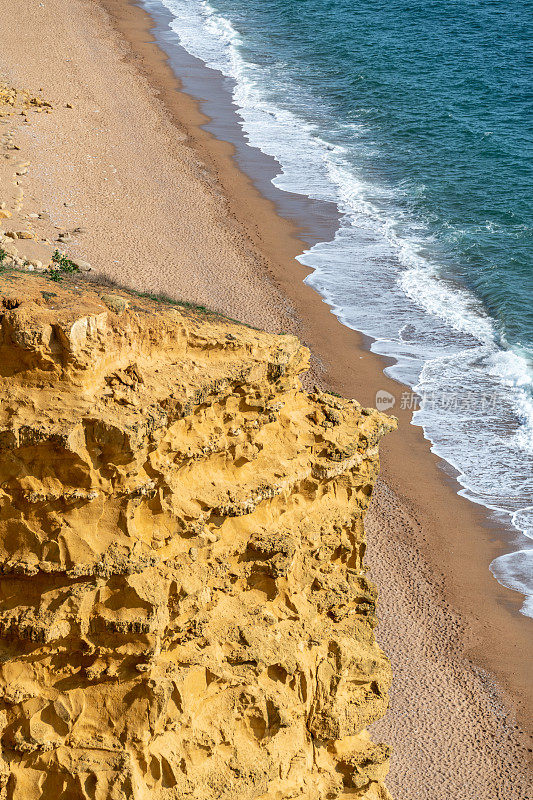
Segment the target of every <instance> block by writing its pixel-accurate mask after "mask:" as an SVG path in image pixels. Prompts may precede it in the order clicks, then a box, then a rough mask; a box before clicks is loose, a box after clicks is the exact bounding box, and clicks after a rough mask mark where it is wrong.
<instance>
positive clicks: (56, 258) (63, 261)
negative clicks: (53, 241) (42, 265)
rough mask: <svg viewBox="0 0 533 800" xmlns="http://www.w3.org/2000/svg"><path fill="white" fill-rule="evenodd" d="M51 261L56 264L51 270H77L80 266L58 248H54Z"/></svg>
mask: <svg viewBox="0 0 533 800" xmlns="http://www.w3.org/2000/svg"><path fill="white" fill-rule="evenodd" d="M52 262H53V263H54V264H56V265H57V266H56V267H55V268H53V269H52V272H57V271H60V272H79V271H80V268H79V267H78V265H77V264H75V263H74V261H72V260H71V259H70V258H67V257H66V255H64V253H60V252H59V250H54V255H53V256H52Z"/></svg>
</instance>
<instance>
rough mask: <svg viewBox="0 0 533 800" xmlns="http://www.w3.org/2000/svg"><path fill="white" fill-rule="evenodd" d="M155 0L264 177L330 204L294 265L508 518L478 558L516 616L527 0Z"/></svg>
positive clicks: (532, 211)
mask: <svg viewBox="0 0 533 800" xmlns="http://www.w3.org/2000/svg"><path fill="white" fill-rule="evenodd" d="M162 2H163V4H164V5H165V6H166V7H167V8H168V9H169V10H170V11H171V13H172V14H173V15H175V20H174V22H173V24H172V28H173V30H174V31H175V33H176V35H177V36H178V37H179V38H180V41H181V43H182V44H183V46H184V47H185V48H186V49H187V50H189V51H190V52H192V53H193V54H194V55H196V56H198V57H200V58H201V59H203V60H204V61H205V62H206V63H207V64H208V65H209V66H211V67H212V68H215V69H218V70H220V71H221V72H222V73H223V74H224V75H226V76H228V78H229V79H230V80H231V86H232V91H233V99H234V102H235V104H236V105H237V107H238V108H239V113H240V116H241V118H242V127H243V131H244V132H245V135H246V136H247V137H248V139H249V141H250V143H251V144H253V145H255V146H258V147H260V148H261V149H262V150H264V151H265V152H266V153H268V154H270V155H273V156H274V157H275V158H276V159H277V160H278V162H279V164H280V172H281V174H280V175H279V177H278V178H277V179H276V180H275V183H276V185H277V186H278V187H279V188H281V189H287V190H290V191H292V192H299V193H302V194H306V195H308V196H310V197H313V198H317V199H324V200H328V201H333V202H335V203H337V205H338V207H339V210H340V211H341V213H342V215H343V216H342V221H341V227H340V229H339V231H338V233H337V235H336V236H335V239H334V240H333V241H332V242H325V243H321V244H318V245H315V246H314V247H313V248H312V249H310V250H309V251H308V252H306V253H304V254H302V256H301V257H300V260H301V261H302V262H304V263H305V264H307V265H309V266H311V267H313V268H314V270H315V271H314V272H313V274H312V275H311V277H310V278H309V279H308V280H309V282H310V283H311V284H312V285H313V286H314V287H315V288H316V289H317V291H319V292H320V293H321V294H322V295H323V296H324V297H325V299H327V301H328V302H329V303H330V304H331V305H332V307H333V312H334V313H336V314H337V315H338V316H339V317H340V319H341V320H342V321H343V322H344V323H345V324H347V325H349V326H351V327H353V328H356V329H358V330H362V331H364V332H365V333H367V334H368V335H370V336H371V337H373V339H374V340H375V342H374V345H373V349H374V350H375V351H376V352H379V353H383V354H385V355H388V356H392V357H394V358H395V359H396V365H395V366H394V367H392V368H390V369H389V370H388V371H389V372H390V374H391V375H392V376H393V377H395V378H396V379H397V380H398V381H399V382H401V383H402V384H403V386H399V389H398V393H397V396H396V397H395V398H392V399H391V400H389V401H388V402H389V407H390V408H391V410H392V411H393V410H394V407H393V406H392V405H390V404H391V403H392V402H394V403H395V404H396V405H399V404H401V403H404V404H406V403H409V404H411V405H412V406H413V410H414V412H415V413H414V418H413V421H414V423H415V424H420V425H423V427H424V431H425V433H426V435H427V436H428V438H429V439H430V440H431V441H432V443H433V446H434V450H435V451H436V452H437V453H439V455H441V456H442V457H443V458H445V459H446V460H447V461H448V462H449V463H450V464H452V465H453V466H454V467H455V468H456V469H457V471H458V473H459V480H460V483H461V485H462V487H463V489H462V493H463V494H465V495H467V496H468V497H470V498H471V499H472V500H473V501H475V502H477V503H481V504H483V505H485V506H486V507H487V508H489V509H491V510H492V512H493V513H494V514H495V516H497V518H498V520H499V521H500V522H501V523H502V524H504V525H507V527H508V528H509V530H511V531H514V538H513V539H512V547H513V548H514V549H513V552H512V553H510V554H508V555H505V556H503V557H501V558H500V559H497V560H496V562H494V563H493V565H492V569H493V572H494V574H495V575H496V576H497V577H498V579H499V580H501V581H502V582H503V583H506V584H507V585H510V586H512V587H514V588H516V589H519V590H521V591H522V592H523V593H524V594H527V595H531V597H530V599H529V601H528V602H526V604H525V606H524V612H525V613H529V614H532V615H533V549H532V548H531V538H533V395H532V386H533V264H532V252H533V247H532V239H533V236H532V234H533V202H532V196H533V192H532V189H533V134H532V124H531V123H532V119H533V114H532V93H531V86H532V85H533V68H532V55H533V53H532V45H531V43H532V42H533V4H532V3H531V2H525V1H524V0H516V1H512V2H494V1H491V0H455V1H454V0H440V1H439V2H437V1H436V0H434V1H433V2H431V1H426V2H417V3H412V2H411V3H410V2H407V0H389V1H388V2H378V0H368V1H367V2H362V3H354V2H353V0H336V1H335V2H331V0H329V1H328V0H283V1H282V0H211V3H206V2H203V0H162ZM406 388H415V389H416V392H417V393H418V395H419V396H420V397H421V398H422V402H421V404H420V405H419V404H418V401H417V399H416V397H414V396H412V395H410V394H409V392H406V391H405V389H406ZM378 400H379V399H378V398H376V401H377V402H378ZM382 402H383V403H386V402H387V401H386V400H382Z"/></svg>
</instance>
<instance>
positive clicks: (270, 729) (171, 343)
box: [0, 273, 394, 800]
mask: <svg viewBox="0 0 533 800" xmlns="http://www.w3.org/2000/svg"><path fill="white" fill-rule="evenodd" d="M0 287H1V289H2V292H1V295H0V318H1V330H0V402H1V405H0V504H1V510H0V565H1V570H2V577H1V590H0V649H1V658H0V730H1V745H2V760H1V774H2V778H1V785H2V791H1V793H0V794H1V796H2V797H5V798H9V799H10V800H31V798H53V800H59V799H60V798H68V800H77V798H92V799H94V800H118V799H119V798H120V799H121V800H123V799H124V798H134V799H135V800H148V799H149V800H154V799H155V798H158V799H159V798H160V799H161V800H163V799H164V800H167V799H168V800H170V798H180V800H189V799H190V800H193V798H194V800H230V799H231V800H248V799H250V800H251V799H252V798H254V800H289V798H302V799H303V798H305V799H306V800H318V799H319V798H331V799H333V798H348V797H350V798H352V797H355V798H365V800H378V798H379V799H381V800H383V798H386V797H388V794H387V792H386V790H385V788H384V787H383V783H382V781H383V778H384V776H385V774H386V771H387V762H388V749H387V747H386V746H385V745H383V744H373V743H372V742H371V740H370V737H369V735H368V733H367V732H366V730H365V728H366V726H367V725H368V724H369V723H370V722H372V721H373V720H375V719H377V718H378V717H380V716H381V715H382V714H383V713H384V711H385V709H386V707H387V689H388V686H389V682H390V667H389V663H388V661H387V659H386V657H385V656H384V655H383V653H382V652H381V650H380V649H379V647H378V645H377V644H376V641H375V638H374V628H375V625H376V619H375V600H376V591H375V589H374V587H373V585H372V584H371V583H370V582H369V580H368V579H367V577H366V576H365V570H364V566H363V556H364V551H365V540H364V531H363V515H364V512H365V509H366V507H367V505H368V502H369V499H370V495H371V490H372V483H373V481H374V479H375V476H376V472H377V469H378V440H379V438H380V437H381V435H382V434H383V433H384V432H385V431H387V430H389V429H391V428H392V427H393V425H394V422H393V421H392V420H391V419H390V418H388V417H386V416H384V415H383V414H380V413H378V412H376V411H373V410H368V409H363V408H361V407H360V406H359V405H358V404H357V403H356V402H354V401H346V400H341V399H339V398H337V397H334V396H332V395H331V394H326V393H321V392H318V391H317V392H316V393H315V394H308V393H306V392H304V391H303V390H302V388H301V385H300V381H299V377H298V376H299V374H300V373H301V372H302V371H304V370H305V369H306V367H307V363H308V354H307V351H306V349H305V348H303V347H302V346H301V345H300V344H299V342H298V341H297V340H296V339H295V338H294V337H291V336H271V335H267V334H264V333H260V332H258V331H255V330H252V329H250V328H246V327H243V326H241V325H237V324H233V323H231V322H228V321H226V320H223V319H220V318H217V317H214V316H210V315H201V314H198V313H197V312H195V311H192V310H186V309H182V310H180V309H177V308H173V307H171V306H168V305H165V304H158V303H156V302H153V301H150V300H147V299H137V298H133V297H131V296H130V297H129V298H127V299H123V297H125V295H124V296H123V297H120V296H117V295H116V294H115V295H109V294H108V291H109V290H104V289H102V290H99V289H98V288H97V287H93V288H91V286H90V285H87V284H86V283H84V282H82V281H81V280H80V281H75V280H74V279H72V280H70V279H68V280H67V279H65V280H64V281H63V282H62V283H61V284H57V285H56V284H54V283H52V282H51V281H49V280H47V279H46V278H42V277H37V276H35V277H30V276H22V275H20V274H15V273H11V274H10V275H9V276H8V277H6V276H4V277H2V278H1V279H0Z"/></svg>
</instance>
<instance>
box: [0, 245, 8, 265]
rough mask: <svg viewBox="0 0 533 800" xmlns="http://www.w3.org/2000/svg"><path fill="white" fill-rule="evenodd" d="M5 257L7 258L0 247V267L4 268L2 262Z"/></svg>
mask: <svg viewBox="0 0 533 800" xmlns="http://www.w3.org/2000/svg"><path fill="white" fill-rule="evenodd" d="M6 256H7V253H6V251H5V250H4V249H3V247H0V267H3V266H4V260H5V257H6Z"/></svg>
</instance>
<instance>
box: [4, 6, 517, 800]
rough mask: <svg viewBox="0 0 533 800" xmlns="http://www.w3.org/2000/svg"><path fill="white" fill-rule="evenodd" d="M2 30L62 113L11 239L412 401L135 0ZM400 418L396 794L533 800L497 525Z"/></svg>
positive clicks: (32, 134) (373, 525)
mask: <svg viewBox="0 0 533 800" xmlns="http://www.w3.org/2000/svg"><path fill="white" fill-rule="evenodd" d="M0 19H1V20H2V23H1V40H2V47H1V49H0V77H1V78H2V79H3V80H5V81H7V82H10V83H12V84H14V85H16V86H18V87H25V88H28V89H29V90H31V91H32V92H34V93H37V92H38V91H39V89H41V88H42V89H43V92H42V96H44V97H46V98H47V99H48V100H50V101H51V102H52V103H53V105H54V106H55V108H54V110H53V112H52V113H50V114H39V115H34V116H33V117H32V119H31V123H30V124H26V123H25V122H24V118H23V117H19V118H10V120H9V123H8V124H7V125H4V126H2V129H1V131H2V133H5V132H6V131H7V130H10V131H11V130H12V131H13V132H14V133H13V140H14V141H15V142H16V143H17V146H19V147H20V148H21V150H20V151H17V153H16V157H17V158H20V160H21V161H22V160H24V161H29V162H31V163H30V167H29V171H28V173H27V174H26V175H23V176H19V177H18V178H17V180H18V181H19V183H20V185H21V186H22V188H24V190H25V200H24V205H23V208H22V210H21V211H20V212H18V214H17V213H15V215H14V217H13V219H12V220H9V225H8V224H7V223H5V221H2V223H3V227H4V229H6V228H7V227H16V226H18V229H22V228H21V226H22V227H23V226H24V225H25V224H26V219H25V217H26V216H27V215H28V214H30V213H33V214H35V213H37V212H40V213H42V214H43V218H42V219H35V218H33V220H32V224H33V225H34V229H35V231H36V233H37V236H38V238H47V239H48V240H49V241H53V240H54V239H55V238H57V235H58V232H59V231H61V232H69V231H70V232H72V231H74V230H75V229H76V228H81V229H82V230H81V233H80V232H78V233H74V234H72V238H71V239H70V240H69V239H68V237H66V238H67V243H66V244H64V245H61V249H65V250H67V252H69V253H71V254H72V255H76V256H78V257H81V258H84V259H86V260H88V261H90V262H91V263H92V265H93V269H95V270H98V271H99V272H101V273H104V274H105V275H107V276H109V277H112V278H114V279H116V280H117V281H119V282H122V283H125V284H128V285H129V286H131V287H134V288H136V289H141V290H148V291H165V292H167V293H168V294H170V295H172V296H174V297H181V298H185V299H188V300H194V301H196V302H201V303H205V304H206V305H209V306H210V307H213V308H216V309H219V310H222V311H224V313H226V314H228V315H229V316H232V317H236V318H239V319H242V320H244V321H246V322H249V323H252V324H255V325H257V326H260V327H264V328H266V329H268V330H271V331H280V330H285V331H289V330H290V331H295V332H297V333H298V334H299V335H300V336H301V338H302V339H303V340H304V341H306V342H307V343H308V344H309V345H310V346H311V348H312V350H313V352H314V354H315V356H316V359H317V360H316V362H315V379H317V380H319V381H320V382H322V383H324V384H327V385H329V386H330V387H331V388H333V389H336V390H338V391H341V392H342V393H343V394H346V395H348V396H353V397H357V398H358V399H359V400H360V401H361V402H363V403H365V404H368V405H372V404H373V403H374V396H375V392H376V390H377V389H378V388H381V389H387V390H390V391H392V392H394V393H395V394H396V395H398V386H397V384H394V383H393V382H392V381H389V380H388V379H387V378H385V377H384V376H383V374H382V368H383V363H382V362H381V360H380V359H379V358H377V357H376V356H374V355H372V354H369V353H368V352H367V351H365V350H364V349H363V347H362V342H361V337H360V336H359V335H358V334H356V333H354V332H352V331H349V330H348V329H346V328H344V327H343V326H342V325H340V323H339V322H338V321H337V320H336V319H335V317H333V316H332V315H331V313H330V312H329V310H328V307H327V306H326V305H325V304H324V303H323V302H322V300H321V299H320V298H319V297H318V295H316V294H315V293H314V292H313V291H312V290H311V289H309V288H308V287H306V286H305V285H304V284H303V283H302V279H303V277H305V274H306V271H305V270H304V269H303V268H302V267H301V266H300V265H299V264H298V263H297V262H295V261H294V256H295V255H296V254H297V253H298V252H299V251H301V250H302V249H303V245H302V244H301V242H300V241H299V240H298V231H297V230H295V228H294V226H293V225H292V224H290V223H289V222H287V221H285V220H283V219H282V218H281V217H280V216H278V214H277V213H276V208H275V207H274V205H273V204H272V203H271V202H270V201H267V200H265V199H264V198H262V197H261V195H260V194H259V193H258V192H257V190H256V189H255V188H254V186H253V185H252V183H251V181H250V180H249V179H248V178H247V177H246V176H245V175H243V174H242V173H241V172H240V171H239V170H238V169H237V168H236V166H235V163H234V161H233V159H232V148H231V147H230V146H229V145H227V144H225V143H223V142H219V141H217V140H215V139H214V138H213V137H212V136H211V135H210V134H208V133H206V132H205V131H203V130H202V129H201V128H199V125H200V124H202V123H203V122H205V118H204V117H203V116H202V114H201V113H200V111H199V109H198V107H197V104H196V102H195V101H194V100H193V99H191V98H190V97H188V96H187V95H185V94H183V93H182V92H179V84H178V82H177V81H176V79H175V78H174V76H173V73H172V71H171V70H170V69H169V66H168V64H167V63H166V60H165V58H164V55H163V54H162V53H161V51H160V50H159V49H158V48H157V46H156V45H155V44H154V43H153V41H152V40H151V37H150V34H149V30H150V19H149V18H148V16H147V15H146V14H145V13H144V12H142V11H140V10H139V9H138V8H137V7H136V5H135V4H134V3H128V2H126V0H100V2H97V0H44V2H39V0H19V2H17V4H16V7H14V5H13V3H12V2H8V0H0ZM67 103H70V104H71V105H72V106H73V108H67V107H66V104H67ZM3 155H11V156H13V153H12V152H11V153H8V152H7V151H5V152H3ZM6 174H7V173H6V171H5V170H4V171H3V172H2V173H0V181H3V185H0V191H1V192H2V196H1V197H0V200H2V199H4V198H5V199H7V201H8V204H9V203H10V202H12V195H13V183H12V181H11V179H7V178H6ZM54 226H55V227H54ZM27 246H28V247H30V246H31V247H34V248H35V247H37V245H34V244H32V245H27ZM43 246H44V245H43ZM399 418H400V423H401V424H400V432H399V433H397V434H394V435H392V436H390V437H388V441H386V443H385V445H384V448H383V458H382V463H383V471H382V481H381V482H380V484H379V486H378V489H377V491H376V493H375V496H374V501H373V510H372V513H371V515H370V517H369V521H368V526H367V529H368V535H369V541H370V547H369V554H368V562H369V564H370V565H371V568H372V576H373V578H374V579H375V581H376V582H377V584H378V585H379V587H380V590H381V618H382V622H381V626H380V631H379V638H380V641H381V643H382V645H383V647H384V649H385V650H386V651H387V653H388V654H389V655H390V657H391V659H392V662H393V668H394V672H395V684H394V690H393V698H392V705H391V710H390V712H389V713H388V715H387V716H386V717H385V719H384V720H382V721H381V722H380V723H377V724H376V725H375V726H373V727H374V736H378V735H379V736H382V737H383V739H384V740H386V741H387V742H389V743H390V744H392V745H393V747H394V750H395V755H394V758H393V767H392V771H391V775H390V777H389V781H388V784H389V787H390V789H391V791H392V793H393V794H394V796H395V798H396V800H415V799H416V798H420V799H421V800H422V798H423V800H445V799H446V798H450V799H451V798H453V800H492V798H494V799H495V800H496V798H498V799H503V800H515V798H516V799H518V798H524V799H525V798H527V797H531V796H532V794H533V792H532V791H531V786H532V782H531V781H532V778H531V775H532V774H531V772H528V771H527V767H528V761H529V766H531V749H530V748H531V746H532V744H531V738H530V735H528V734H531V711H532V686H531V678H530V673H531V665H532V663H533V652H532V636H531V633H532V628H533V623H532V621H531V620H529V619H526V618H524V617H522V616H520V615H519V614H518V613H517V612H518V608H519V606H520V598H519V596H518V595H517V594H515V593H513V592H510V591H508V590H506V589H504V588H502V587H500V586H499V585H498V584H497V583H496V582H495V581H494V580H493V579H492V577H491V575H490V573H489V570H488V564H489V563H490V561H491V560H492V558H493V557H494V556H495V555H496V554H498V553H500V552H502V547H503V544H502V542H501V541H500V536H499V533H498V531H497V530H495V529H493V528H490V527H489V526H488V525H487V523H486V520H485V518H484V516H483V514H482V510H481V509H478V508H476V507H474V506H473V505H472V504H470V503H468V502H467V501H466V500H463V499H461V498H459V497H457V495H456V485H455V484H454V482H453V481H452V480H451V479H449V478H447V477H446V476H445V474H444V473H443V472H442V470H441V469H440V468H439V466H438V461H437V459H435V458H434V457H433V456H432V455H431V453H430V451H429V446H428V443H427V442H426V441H425V440H424V439H423V437H422V435H421V433H420V430H419V429H418V428H414V427H413V426H410V425H409V416H408V413H407V412H401V411H400V412H399ZM513 706H514V707H515V708H516V710H517V711H518V714H519V716H518V719H519V722H520V725H519V726H518V725H517V723H516V722H515V720H514V713H513Z"/></svg>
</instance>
